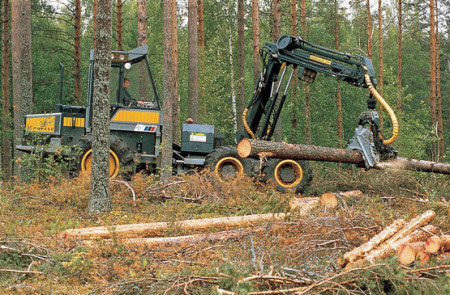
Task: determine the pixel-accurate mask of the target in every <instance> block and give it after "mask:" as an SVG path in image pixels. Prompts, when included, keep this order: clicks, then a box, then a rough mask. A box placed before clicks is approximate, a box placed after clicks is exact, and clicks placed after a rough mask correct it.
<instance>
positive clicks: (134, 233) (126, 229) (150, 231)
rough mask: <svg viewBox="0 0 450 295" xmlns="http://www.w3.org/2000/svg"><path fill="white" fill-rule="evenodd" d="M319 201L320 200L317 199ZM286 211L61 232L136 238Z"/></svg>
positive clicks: (267, 217) (71, 235)
mask: <svg viewBox="0 0 450 295" xmlns="http://www.w3.org/2000/svg"><path fill="white" fill-rule="evenodd" d="M317 202H318V200H317ZM286 215H287V214H285V213H276V214H273V213H267V214H255V215H246V216H233V217H219V218H204V219H195V220H182V221H177V222H173V223H170V222H156V223H141V224H124V225H116V226H111V227H106V226H99V227H90V228H80V229H68V230H66V231H64V232H63V233H61V234H60V236H61V237H64V238H77V239H97V238H111V237H112V235H113V234H114V235H115V236H116V237H118V238H134V237H143V236H151V235H157V234H161V233H162V232H164V231H165V230H167V229H168V228H170V227H171V226H172V227H173V226H174V225H175V226H176V227H177V228H178V229H180V230H207V229H210V228H231V227H244V226H249V225H253V224H257V223H260V222H262V221H268V220H282V219H284V218H285V217H286Z"/></svg>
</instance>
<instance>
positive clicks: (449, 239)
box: [425, 235, 450, 253]
mask: <svg viewBox="0 0 450 295" xmlns="http://www.w3.org/2000/svg"><path fill="white" fill-rule="evenodd" d="M425 250H426V251H427V252H428V253H436V252H438V251H439V250H442V251H443V252H448V251H450V235H444V236H440V237H438V236H432V237H429V238H428V239H427V241H426V242H425Z"/></svg>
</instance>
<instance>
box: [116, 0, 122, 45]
mask: <svg viewBox="0 0 450 295" xmlns="http://www.w3.org/2000/svg"><path fill="white" fill-rule="evenodd" d="M122 8H123V3H122V0H117V50H120V51H121V50H123V16H122Z"/></svg>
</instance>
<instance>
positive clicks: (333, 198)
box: [320, 190, 363, 209]
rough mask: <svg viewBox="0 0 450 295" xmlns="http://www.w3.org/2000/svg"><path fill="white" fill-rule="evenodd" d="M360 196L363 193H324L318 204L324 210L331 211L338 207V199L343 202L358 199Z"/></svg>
mask: <svg viewBox="0 0 450 295" xmlns="http://www.w3.org/2000/svg"><path fill="white" fill-rule="evenodd" d="M362 196H363V193H362V192H361V191H360V190H353V191H347V192H339V193H331V192H326V193H323V194H322V195H321V196H320V204H322V206H323V207H325V208H328V209H333V208H336V207H337V206H338V205H339V200H340V199H341V200H342V201H344V199H349V198H359V197H362ZM344 202H345V201H344Z"/></svg>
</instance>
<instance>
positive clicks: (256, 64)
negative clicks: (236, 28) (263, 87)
mask: <svg viewBox="0 0 450 295" xmlns="http://www.w3.org/2000/svg"><path fill="white" fill-rule="evenodd" d="M293 1H295V0H293ZM252 29H253V44H252V45H253V83H254V85H255V86H256V83H257V81H258V79H259V74H260V72H261V67H260V60H259V42H260V41H259V4H258V0H252Z"/></svg>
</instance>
